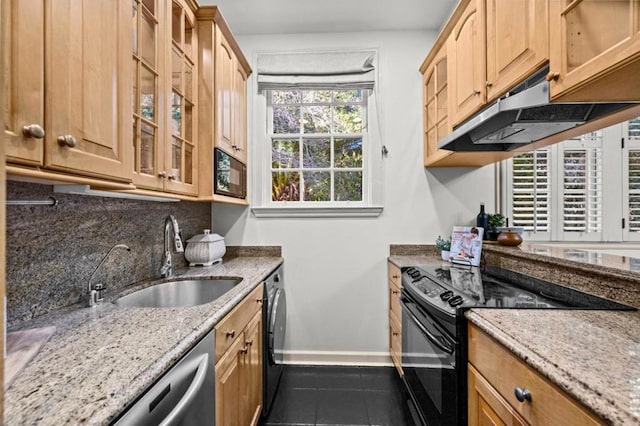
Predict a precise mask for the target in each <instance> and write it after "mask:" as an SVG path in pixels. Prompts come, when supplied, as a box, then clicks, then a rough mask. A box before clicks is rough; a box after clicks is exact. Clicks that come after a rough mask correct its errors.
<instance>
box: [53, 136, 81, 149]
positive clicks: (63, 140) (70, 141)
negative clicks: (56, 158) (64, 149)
mask: <svg viewBox="0 0 640 426" xmlns="http://www.w3.org/2000/svg"><path fill="white" fill-rule="evenodd" d="M58 143H59V144H60V145H64V146H68V147H69V148H73V147H75V146H76V145H78V141H77V140H76V138H74V137H73V135H63V136H58Z"/></svg>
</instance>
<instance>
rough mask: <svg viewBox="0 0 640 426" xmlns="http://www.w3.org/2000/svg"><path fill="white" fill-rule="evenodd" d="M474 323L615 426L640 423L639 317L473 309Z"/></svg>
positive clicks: (633, 314)
mask: <svg viewBox="0 0 640 426" xmlns="http://www.w3.org/2000/svg"><path fill="white" fill-rule="evenodd" d="M466 317H467V319H468V320H469V321H471V322H472V323H474V324H476V325H477V326H478V327H479V328H481V329H482V330H484V331H485V332H487V333H488V334H489V335H490V336H492V337H494V338H495V339H496V340H497V341H498V342H500V343H501V344H502V345H504V346H505V347H507V348H508V349H509V350H511V351H512V352H513V353H514V354H516V355H517V356H519V357H520V358H522V360H524V362H525V363H526V364H528V365H530V366H531V367H533V368H534V369H535V370H537V371H538V372H539V373H541V374H542V375H543V376H545V377H546V378H547V379H549V381H551V382H552V383H554V384H556V385H558V386H559V387H560V388H561V389H562V390H564V391H565V392H566V393H567V394H569V395H571V396H572V397H573V398H575V399H576V400H577V401H580V402H581V403H582V404H584V405H585V406H587V407H589V408H590V409H591V410H592V411H593V412H594V413H596V414H597V415H598V416H600V417H602V418H603V419H604V420H606V421H607V423H609V424H612V425H638V424H640V313H639V312H637V311H636V312H620V311H618V312H616V311H583V310H544V311H541V310H525V309H471V310H470V311H468V312H466Z"/></svg>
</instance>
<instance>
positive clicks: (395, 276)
mask: <svg viewBox="0 0 640 426" xmlns="http://www.w3.org/2000/svg"><path fill="white" fill-rule="evenodd" d="M392 278H393V279H394V280H397V279H398V278H400V277H399V276H397V275H394V276H393V277H392Z"/></svg>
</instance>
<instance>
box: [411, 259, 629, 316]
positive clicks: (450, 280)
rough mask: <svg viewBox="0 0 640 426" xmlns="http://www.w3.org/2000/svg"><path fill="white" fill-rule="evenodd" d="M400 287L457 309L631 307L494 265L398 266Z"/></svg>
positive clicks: (447, 309)
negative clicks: (400, 274)
mask: <svg viewBox="0 0 640 426" xmlns="http://www.w3.org/2000/svg"><path fill="white" fill-rule="evenodd" d="M402 283H403V287H404V288H405V289H407V291H408V292H409V293H410V294H412V295H413V296H414V298H416V299H418V301H419V302H420V303H421V304H422V305H424V304H425V303H426V304H427V305H429V306H435V307H437V308H438V309H439V310H441V311H443V312H446V313H450V314H455V313H456V312H457V311H458V310H459V309H461V308H471V307H487V308H520V309H523V308H525V309H530V308H532V309H554V308H555V309H569V308H579V309H634V308H632V307H630V306H627V305H623V304H620V303H617V302H614V301H611V300H608V299H603V298H600V297H597V296H593V295H591V294H588V293H583V292H580V291H577V290H574V289H571V288H568V287H564V286H561V285H559V284H555V283H551V282H548V281H544V280H540V279H537V278H533V277H530V276H527V275H523V274H520V273H517V272H513V271H509V270H506V269H501V268H497V267H487V266H485V267H470V266H460V265H454V264H449V263H442V264H440V265H419V266H414V267H409V268H402Z"/></svg>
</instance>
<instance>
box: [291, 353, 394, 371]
mask: <svg viewBox="0 0 640 426" xmlns="http://www.w3.org/2000/svg"><path fill="white" fill-rule="evenodd" d="M282 355H283V358H284V363H285V364H302V365H357V366H367V367H369V366H377V367H379V366H393V362H392V361H391V355H389V352H338V351H283V352H282Z"/></svg>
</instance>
